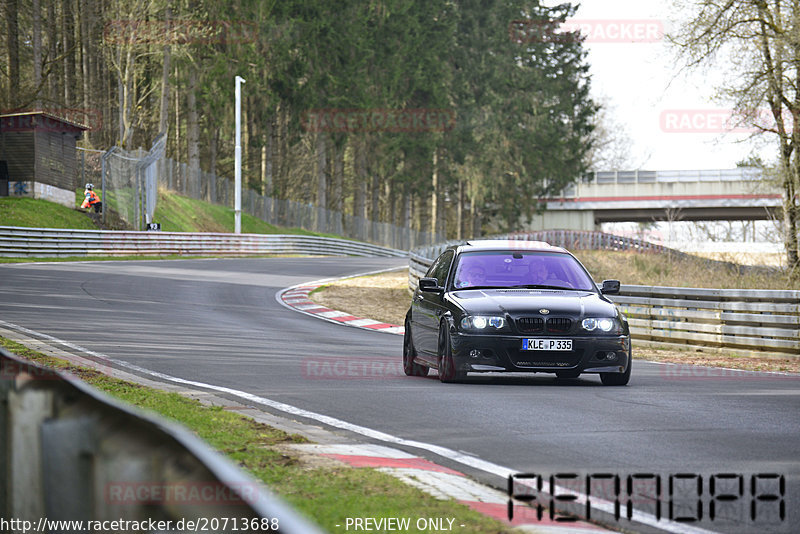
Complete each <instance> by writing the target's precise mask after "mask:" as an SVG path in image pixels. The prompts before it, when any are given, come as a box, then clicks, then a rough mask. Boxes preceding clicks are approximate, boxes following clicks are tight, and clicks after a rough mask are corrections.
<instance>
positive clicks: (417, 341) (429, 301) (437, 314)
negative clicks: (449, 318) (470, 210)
mask: <svg viewBox="0 0 800 534" xmlns="http://www.w3.org/2000/svg"><path fill="white" fill-rule="evenodd" d="M454 255H455V253H454V252H453V251H452V250H446V251H445V252H443V253H442V255H441V256H439V257H438V258H437V259H436V261H435V262H433V264H432V265H431V267H430V269H428V272H427V273H426V274H425V276H426V277H428V278H436V280H437V281H438V285H439V286H440V287H444V286H445V283H446V282H447V276H448V274H449V273H450V267H451V265H452V264H453V256H454ZM444 311H445V307H444V303H443V301H442V293H436V292H432V291H420V290H419V289H417V291H416V292H415V293H414V299H413V301H412V303H411V321H412V331H411V333H412V336H413V338H414V346H415V347H416V349H417V352H418V354H419V356H420V357H421V358H423V359H426V360H428V361H432V362H435V361H436V360H435V355H436V352H437V348H438V347H437V343H438V335H439V319H440V318H441V316H442V314H443V313H444ZM426 356H427V357H426ZM432 356H433V358H432Z"/></svg>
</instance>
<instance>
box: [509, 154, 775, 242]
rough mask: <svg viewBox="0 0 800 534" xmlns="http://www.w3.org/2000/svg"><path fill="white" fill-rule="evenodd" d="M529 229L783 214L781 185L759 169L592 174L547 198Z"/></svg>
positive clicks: (755, 218) (728, 218) (771, 216)
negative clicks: (544, 206)
mask: <svg viewBox="0 0 800 534" xmlns="http://www.w3.org/2000/svg"><path fill="white" fill-rule="evenodd" d="M546 206H547V209H546V211H544V212H543V213H542V214H540V215H535V216H534V217H533V218H532V219H531V221H530V222H529V224H527V225H525V227H526V228H527V229H530V230H544V229H550V228H564V229H574V230H594V229H598V228H599V226H600V224H602V223H605V222H629V221H631V222H651V221H670V220H672V221H676V220H681V221H719V220H737V221H738V220H762V219H763V220H765V219H771V218H780V217H781V207H782V194H781V189H780V188H779V187H778V186H777V185H776V184H772V183H769V181H768V180H766V179H765V178H764V176H763V174H762V172H761V171H760V170H758V169H752V168H736V169H723V170H702V171H610V172H594V173H590V174H589V175H587V176H586V177H584V179H582V180H581V181H580V182H578V183H577V184H574V185H572V186H570V187H568V188H566V189H565V190H564V191H563V192H562V194H561V196H560V197H559V198H549V199H546Z"/></svg>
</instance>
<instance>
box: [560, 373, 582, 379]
mask: <svg viewBox="0 0 800 534" xmlns="http://www.w3.org/2000/svg"><path fill="white" fill-rule="evenodd" d="M579 376H581V372H580V371H556V378H561V379H566V378H578V377H579Z"/></svg>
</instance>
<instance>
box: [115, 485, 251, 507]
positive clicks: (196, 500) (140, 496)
mask: <svg viewBox="0 0 800 534" xmlns="http://www.w3.org/2000/svg"><path fill="white" fill-rule="evenodd" d="M103 493H104V497H105V502H106V504H113V505H137V506H139V505H200V506H204V505H244V504H253V503H255V502H256V501H258V499H259V498H260V497H261V494H260V492H259V489H258V486H257V485H256V484H250V483H231V484H225V483H223V482H219V481H216V480H215V481H206V482H197V481H193V482H109V483H108V484H106V486H105V490H104V492H103Z"/></svg>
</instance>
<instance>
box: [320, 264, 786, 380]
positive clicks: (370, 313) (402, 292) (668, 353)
mask: <svg viewBox="0 0 800 534" xmlns="http://www.w3.org/2000/svg"><path fill="white" fill-rule="evenodd" d="M311 300H313V301H314V302H317V303H319V304H322V305H323V306H326V307H328V308H331V309H334V310H341V311H345V312H347V313H350V314H353V315H355V316H357V317H368V318H370V319H375V320H376V321H382V322H385V323H390V324H396V325H402V324H403V320H404V318H405V315H406V312H407V311H408V306H409V304H410V302H411V296H410V293H409V291H408V270H407V269H406V270H403V271H395V272H391V273H384V274H379V275H373V276H361V277H358V278H349V279H347V280H341V281H338V282H333V283H331V284H328V285H326V286H323V287H321V288H319V289H317V290H315V291H314V292H312V293H311ZM633 357H634V358H636V359H641V360H651V361H660V362H670V363H678V364H687V365H706V366H711V367H727V368H730V369H743V370H749V371H780V372H789V373H800V358H796V357H791V356H787V357H786V358H775V357H773V356H770V357H767V356H763V357H762V356H736V355H732V354H725V353H721V352H716V351H714V350H713V349H703V350H702V351H700V350H692V349H683V350H673V349H657V348H650V347H637V346H636V341H635V340H634V342H633Z"/></svg>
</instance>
